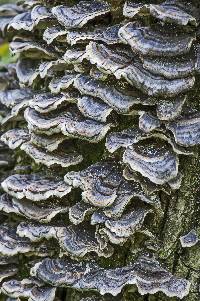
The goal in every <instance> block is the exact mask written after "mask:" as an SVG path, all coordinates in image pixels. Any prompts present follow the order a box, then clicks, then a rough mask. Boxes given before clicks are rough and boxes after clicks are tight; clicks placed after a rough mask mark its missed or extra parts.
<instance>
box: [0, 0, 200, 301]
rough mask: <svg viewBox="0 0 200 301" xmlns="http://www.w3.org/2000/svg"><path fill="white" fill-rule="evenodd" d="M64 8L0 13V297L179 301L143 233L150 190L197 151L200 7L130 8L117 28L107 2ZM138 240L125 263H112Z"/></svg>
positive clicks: (155, 193)
mask: <svg viewBox="0 0 200 301" xmlns="http://www.w3.org/2000/svg"><path fill="white" fill-rule="evenodd" d="M63 2H65V1H45V0H31V1H26V0H21V1H19V3H18V4H17V5H15V4H5V5H2V6H0V18H1V20H0V30H1V35H2V37H3V38H5V39H8V41H9V42H10V51H11V53H12V54H13V55H16V56H17V62H16V63H14V64H11V65H8V66H7V67H5V68H2V69H1V71H0V88H1V91H0V106H1V112H0V113H1V124H2V135H1V141H2V142H1V145H0V146H1V149H0V156H1V160H0V164H1V167H2V171H3V172H2V175H1V182H2V183H1V186H2V190H3V191H2V194H1V201H0V210H1V216H2V223H1V225H0V254H1V255H0V280H1V292H2V294H5V295H6V296H8V297H10V298H13V299H14V300H18V299H17V298H26V299H28V300H29V301H38V300H40V301H47V300H48V301H51V300H52V301H53V300H55V296H56V294H57V292H58V291H59V290H60V289H61V288H68V287H71V288H73V289H75V290H83V291H84V290H86V291H88V290H91V291H96V293H94V294H95V295H94V297H88V298H83V299H81V300H82V301H94V300H104V297H100V295H99V293H100V294H101V295H104V294H111V295H113V296H117V295H119V296H120V298H121V299H122V300H123V294H122V293H121V292H122V289H123V288H124V287H125V286H126V285H128V284H129V285H135V286H136V287H137V289H138V292H139V293H140V294H142V295H143V294H155V293H157V292H163V293H164V294H166V295H167V296H169V297H173V296H175V297H178V298H183V297H184V296H186V295H187V294H188V293H189V288H190V283H189V281H188V280H186V279H181V278H179V277H177V276H176V275H173V274H172V273H170V272H169V271H168V270H167V269H165V268H164V267H163V265H162V264H160V263H159V262H158V260H159V258H158V256H157V249H156V248H153V247H152V244H151V242H152V240H156V237H155V234H154V233H153V232H151V231H149V228H148V226H150V225H151V224H153V223H154V219H155V220H156V219H159V218H162V217H160V215H159V214H161V211H162V204H161V202H160V198H159V196H160V191H164V192H165V193H167V194H173V193H174V192H173V191H174V190H178V189H179V188H180V186H181V180H182V174H181V172H180V169H181V166H179V158H180V156H188V155H192V153H193V147H194V146H195V145H197V144H199V143H200V113H199V112H198V110H197V109H196V107H195V105H194V103H193V102H192V101H191V95H192V92H193V91H194V89H196V85H197V84H196V78H197V77H198V74H199V72H200V45H199V36H198V34H199V33H198V32H199V31H198V30H199V28H198V26H199V16H200V9H199V7H198V6H197V5H196V6H195V4H191V3H187V1H177V0H166V1H164V2H162V1H153V2H151V1H140V2H138V1H134V0H132V1H127V2H126V3H123V6H121V7H119V14H117V16H116V13H115V9H114V4H112V1H108V3H107V2H106V1H103V0H92V1H87V0H86V1H74V2H75V3H74V4H71V5H70V4H68V3H63ZM66 2H68V1H66ZM194 2H195V1H194ZM147 20H148V22H147ZM108 24H109V25H108ZM7 147H9V148H10V149H11V150H14V154H15V155H16V157H17V158H18V159H17V162H18V163H17V165H16V166H15V168H13V169H12V166H13V162H12V160H13V159H12V157H11V155H10V152H11V151H8V149H7ZM26 160H27V164H26V163H25V161H26ZM7 170H10V171H9V174H8V175H6V174H7ZM137 233H141V234H142V235H143V237H144V239H143V240H141V243H139V247H138V249H135V254H137V256H135V258H134V260H131V261H129V260H128V259H127V262H125V260H123V261H122V262H125V264H124V265H123V266H122V265H121V263H120V264H118V262H117V259H116V260H114V259H115V258H118V256H119V254H118V253H120V251H119V248H121V247H122V249H121V250H123V252H124V253H127V254H128V253H129V248H128V249H127V243H130V242H133V241H134V240H135V237H137ZM180 240H181V244H182V246H183V247H189V246H192V245H195V244H196V243H197V242H198V237H197V234H196V232H195V230H192V231H191V232H190V233H188V234H187V235H185V236H183V237H181V238H180ZM121 256H122V255H121ZM19 258H23V264H24V265H25V267H26V273H27V277H23V278H22V276H21V274H20V270H21V268H20V263H19ZM102 258H108V259H106V261H107V260H108V261H109V258H110V260H111V261H110V265H109V266H108V265H106V264H105V263H104V259H102ZM127 258H128V256H127ZM20 260H21V259H20ZM106 261H105V262H106ZM112 261H115V262H113V263H112V264H111V262H112ZM25 262H28V264H25ZM7 278H8V279H7ZM105 298H107V297H105ZM109 298H111V297H109ZM13 299H12V300H13ZM8 300H11V299H8ZM56 300H57V299H56ZM106 300H107V299H106ZM109 300H111V299H109Z"/></svg>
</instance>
